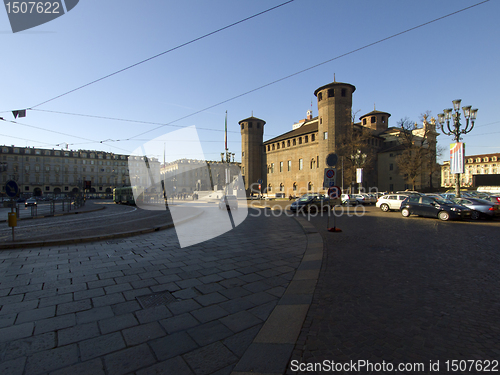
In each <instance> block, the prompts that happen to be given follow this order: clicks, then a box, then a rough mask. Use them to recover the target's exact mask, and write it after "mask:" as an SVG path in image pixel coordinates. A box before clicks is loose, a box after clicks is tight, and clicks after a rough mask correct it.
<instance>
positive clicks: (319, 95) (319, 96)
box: [318, 92, 323, 102]
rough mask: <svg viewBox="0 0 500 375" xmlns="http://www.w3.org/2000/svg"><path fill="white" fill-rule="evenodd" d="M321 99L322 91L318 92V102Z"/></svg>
mask: <svg viewBox="0 0 500 375" xmlns="http://www.w3.org/2000/svg"><path fill="white" fill-rule="evenodd" d="M321 100H323V93H322V92H320V93H319V94H318V102H320V101H321Z"/></svg>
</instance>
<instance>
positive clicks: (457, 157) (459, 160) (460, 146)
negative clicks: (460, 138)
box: [450, 142, 465, 173]
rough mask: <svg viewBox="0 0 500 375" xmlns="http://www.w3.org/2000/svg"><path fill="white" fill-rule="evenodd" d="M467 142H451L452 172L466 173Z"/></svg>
mask: <svg viewBox="0 0 500 375" xmlns="http://www.w3.org/2000/svg"><path fill="white" fill-rule="evenodd" d="M464 155H465V143H463V142H457V143H452V144H450V172H451V173H464Z"/></svg>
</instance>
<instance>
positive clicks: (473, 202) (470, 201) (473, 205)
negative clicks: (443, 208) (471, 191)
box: [453, 198, 500, 220]
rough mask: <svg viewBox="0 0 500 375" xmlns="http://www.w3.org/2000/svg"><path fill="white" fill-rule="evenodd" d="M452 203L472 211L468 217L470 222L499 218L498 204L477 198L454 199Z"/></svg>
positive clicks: (499, 207) (499, 208) (499, 209)
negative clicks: (482, 218)
mask: <svg viewBox="0 0 500 375" xmlns="http://www.w3.org/2000/svg"><path fill="white" fill-rule="evenodd" d="M453 202H455V203H456V204H459V205H461V206H465V207H468V208H470V209H471V210H472V212H471V216H470V218H471V219H472V220H478V219H480V218H481V217H484V218H486V219H493V218H494V217H500V204H496V203H493V202H489V201H487V200H484V199H477V198H455V199H453Z"/></svg>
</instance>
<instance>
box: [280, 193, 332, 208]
mask: <svg viewBox="0 0 500 375" xmlns="http://www.w3.org/2000/svg"><path fill="white" fill-rule="evenodd" d="M328 207H330V198H328V196H326V195H324V194H318V193H309V194H304V195H303V196H301V197H300V198H299V199H297V200H296V201H295V202H293V203H292V204H291V206H290V210H291V211H293V212H298V211H302V212H310V211H323V210H325V209H328Z"/></svg>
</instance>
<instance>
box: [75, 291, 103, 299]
mask: <svg viewBox="0 0 500 375" xmlns="http://www.w3.org/2000/svg"><path fill="white" fill-rule="evenodd" d="M103 295H104V289H103V288H94V289H89V290H82V291H79V292H75V293H74V299H75V301H78V300H80V299H87V298H92V297H99V296H103Z"/></svg>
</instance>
